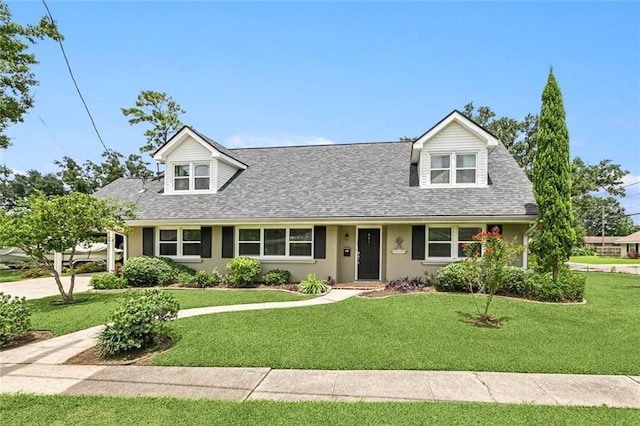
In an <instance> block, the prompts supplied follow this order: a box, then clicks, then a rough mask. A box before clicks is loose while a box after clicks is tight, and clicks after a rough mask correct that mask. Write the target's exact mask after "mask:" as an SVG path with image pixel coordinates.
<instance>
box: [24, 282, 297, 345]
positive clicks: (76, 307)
mask: <svg viewBox="0 0 640 426" xmlns="http://www.w3.org/2000/svg"><path fill="white" fill-rule="evenodd" d="M167 291H168V292H169V293H171V294H173V295H174V296H175V297H176V299H178V302H179V303H180V309H189V308H200V307H204V306H222V305H237V304H244V303H260V302H284V301H289V300H303V299H308V298H309V296H300V295H297V294H291V293H285V292H281V291H272V290H262V291H261V290H233V291H225V290H167ZM73 297H74V299H78V300H79V299H87V300H86V301H85V302H82V303H77V304H73V305H62V306H61V305H52V304H51V303H50V302H51V301H53V300H60V296H59V295H58V296H50V297H44V298H42V299H33V300H28V301H27V305H28V306H29V308H30V309H31V313H32V314H31V329H32V330H51V331H53V333H54V335H56V336H59V335H62V334H67V333H72V332H74V331H78V330H82V329H85V328H89V327H93V326H95V325H100V324H104V323H105V322H106V320H107V317H108V316H109V313H110V312H111V311H113V310H114V309H116V308H117V307H118V306H119V304H120V303H121V300H122V293H111V292H110V293H77V294H74V295H73Z"/></svg>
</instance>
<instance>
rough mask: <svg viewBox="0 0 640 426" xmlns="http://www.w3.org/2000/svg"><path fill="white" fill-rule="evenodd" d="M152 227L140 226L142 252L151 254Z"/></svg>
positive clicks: (152, 244)
mask: <svg viewBox="0 0 640 426" xmlns="http://www.w3.org/2000/svg"><path fill="white" fill-rule="evenodd" d="M153 233H154V229H153V228H142V254H143V255H145V256H153V246H154V245H155V244H154V243H153Z"/></svg>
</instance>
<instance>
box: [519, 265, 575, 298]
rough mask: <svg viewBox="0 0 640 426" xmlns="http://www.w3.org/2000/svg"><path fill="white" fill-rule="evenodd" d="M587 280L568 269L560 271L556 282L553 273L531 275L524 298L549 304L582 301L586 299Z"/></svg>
mask: <svg viewBox="0 0 640 426" xmlns="http://www.w3.org/2000/svg"><path fill="white" fill-rule="evenodd" d="M585 281H586V278H585V276H584V275H580V274H576V273H574V272H572V271H570V270H568V269H566V268H563V269H561V270H560V272H559V274H558V278H557V279H556V280H555V281H554V280H553V276H552V275H551V273H546V274H543V273H540V272H534V273H531V274H530V275H529V276H528V277H527V280H526V281H525V293H524V296H525V297H527V298H529V299H534V300H541V301H547V302H568V301H580V300H582V298H583V297H584V288H585Z"/></svg>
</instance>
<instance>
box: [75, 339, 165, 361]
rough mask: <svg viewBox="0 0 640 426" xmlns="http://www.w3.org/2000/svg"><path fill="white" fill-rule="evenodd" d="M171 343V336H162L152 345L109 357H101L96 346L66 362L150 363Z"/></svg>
mask: <svg viewBox="0 0 640 426" xmlns="http://www.w3.org/2000/svg"><path fill="white" fill-rule="evenodd" d="M171 345H173V340H172V339H171V337H169V336H162V337H160V338H158V339H157V340H156V341H155V343H154V345H153V346H151V347H148V348H143V349H136V350H135V351H129V352H127V353H125V354H119V355H114V356H110V357H108V358H100V355H98V348H97V347H96V346H94V347H92V348H89V349H87V350H85V351H82V352H80V353H79V354H78V355H75V356H73V357H71V358H69V359H68V360H66V361H65V362H64V363H65V364H76V365H150V364H151V361H152V360H153V358H154V357H155V356H156V355H158V354H160V353H161V352H164V351H166V350H167V349H169V348H170V347H171Z"/></svg>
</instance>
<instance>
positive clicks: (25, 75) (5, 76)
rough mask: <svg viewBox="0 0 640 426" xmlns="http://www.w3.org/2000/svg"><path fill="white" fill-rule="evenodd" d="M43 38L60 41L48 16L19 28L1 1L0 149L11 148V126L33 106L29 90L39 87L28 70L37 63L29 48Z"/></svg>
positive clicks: (19, 120) (59, 35)
mask: <svg viewBox="0 0 640 426" xmlns="http://www.w3.org/2000/svg"><path fill="white" fill-rule="evenodd" d="M44 38H51V39H53V40H61V39H62V35H61V34H60V33H59V32H58V30H57V28H56V25H55V23H54V22H53V21H51V19H49V17H46V16H45V17H43V18H42V19H41V20H40V22H39V23H38V24H37V25H26V26H23V25H20V24H17V23H15V22H13V21H12V20H11V11H9V7H8V6H7V5H6V4H5V3H4V2H3V1H0V149H3V148H7V147H9V145H10V141H9V137H8V136H7V135H6V134H5V131H6V129H7V128H8V127H9V125H11V124H16V123H19V122H21V121H23V118H22V116H23V115H24V114H25V113H26V112H27V110H29V108H31V107H33V97H32V95H31V93H30V89H31V88H32V87H33V86H36V85H37V84H38V80H36V78H35V75H34V74H33V72H32V71H31V67H32V66H33V65H36V64H37V63H38V61H37V60H36V57H35V55H34V54H33V53H29V46H31V45H33V44H35V43H37V42H38V41H39V40H42V39H44Z"/></svg>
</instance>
